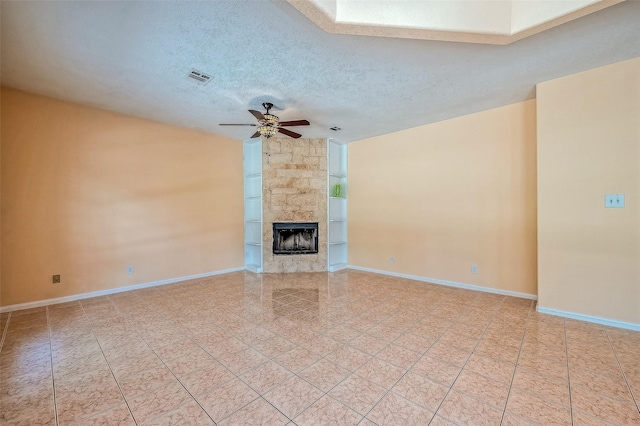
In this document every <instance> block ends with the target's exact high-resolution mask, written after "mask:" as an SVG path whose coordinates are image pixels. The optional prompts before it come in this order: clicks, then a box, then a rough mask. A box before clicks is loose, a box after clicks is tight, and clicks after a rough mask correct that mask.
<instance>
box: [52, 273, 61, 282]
mask: <svg viewBox="0 0 640 426" xmlns="http://www.w3.org/2000/svg"><path fill="white" fill-rule="evenodd" d="M51 282H52V283H54V284H59V283H60V275H54V276H53V277H52V279H51Z"/></svg>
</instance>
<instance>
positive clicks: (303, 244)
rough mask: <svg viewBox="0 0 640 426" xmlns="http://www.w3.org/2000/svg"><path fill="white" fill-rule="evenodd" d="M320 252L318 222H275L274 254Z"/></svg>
mask: <svg viewBox="0 0 640 426" xmlns="http://www.w3.org/2000/svg"><path fill="white" fill-rule="evenodd" d="M316 253H318V222H293V223H292V222H275V223H274V224H273V254H316Z"/></svg>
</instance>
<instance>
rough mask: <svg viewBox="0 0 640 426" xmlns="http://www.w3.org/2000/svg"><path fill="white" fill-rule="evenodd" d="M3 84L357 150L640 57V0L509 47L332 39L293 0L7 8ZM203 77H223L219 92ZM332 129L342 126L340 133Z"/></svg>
mask: <svg viewBox="0 0 640 426" xmlns="http://www.w3.org/2000/svg"><path fill="white" fill-rule="evenodd" d="M1 8H2V9H1V19H2V23H1V24H2V27H1V32H2V58H1V59H2V69H1V71H2V75H1V77H2V84H3V85H6V86H10V87H14V88H18V89H22V90H26V91H29V92H33V93H38V94H43V95H47V96H52V97H55V98H60V99H64V100H69V101H73V102H77V103H81V104H86V105H92V106H96V107H99V108H104V109H108V110H113V111H118V112H122V113H125V114H129V115H134V116H139V117H145V118H149V119H152V120H157V121H162V122H166V123H170V124H174V125H179V126H185V127H190V128H195V129H201V130H203V131H206V132H211V133H217V134H223V135H226V136H230V137H233V138H236V139H246V138H247V137H249V136H250V135H251V134H252V133H253V131H254V129H253V128H250V127H221V126H218V123H253V122H254V118H253V116H251V115H250V114H249V113H248V112H247V111H246V110H247V109H249V108H252V109H258V108H260V103H261V102H263V101H265V100H268V101H271V102H273V103H274V104H275V105H276V106H277V107H279V108H280V109H283V110H282V111H278V110H275V111H274V112H275V113H276V114H277V115H279V116H280V119H281V120H292V119H302V118H307V119H309V121H311V123H312V125H311V126H309V127H308V128H297V129H295V130H298V129H299V130H301V131H302V133H303V135H304V136H305V137H320V138H324V137H336V138H338V139H340V140H343V141H345V142H350V141H354V140H359V139H363V138H366V137H370V136H375V135H380V134H384V133H389V132H393V131H397V130H401V129H405V128H409V127H414V126H418V125H422V124H427V123H432V122H435V121H440V120H444V119H448V118H452V117H456V116H460V115H464V114H469V113H473V112H477V111H481V110H485V109H489V108H493V107H498V106H502V105H507V104H510V103H514V102H518V101H522V100H525V99H530V98H532V97H534V95H535V93H534V92H535V84H536V83H538V82H541V81H545V80H549V79H553V78H557V77H561V76H564V75H568V74H572V73H575V72H579V71H582V70H586V69H590V68H594V67H598V66H602V65H606V64H610V63H613V62H618V61H621V60H625V59H629V58H633V57H637V56H640V1H635V0H633V1H626V2H623V3H620V4H618V5H616V6H612V7H610V8H607V9H604V10H601V11H599V12H596V13H593V14H591V15H588V16H585V17H583V18H580V19H577V20H575V21H572V22H569V23H567V24H564V25H561V26H559V27H556V28H553V29H550V30H548V31H545V32H543V33H540V34H537V35H534V36H532V37H529V38H527V39H524V40H521V41H518V42H516V43H513V44H510V45H507V46H488V45H473V44H465V43H448V42H437V41H425V40H409V39H391V38H381V37H364V36H349V35H336V34H328V33H325V32H324V31H322V30H321V29H320V28H318V27H317V26H316V25H314V24H313V23H311V22H310V21H309V20H308V19H307V18H306V17H305V16H303V15H302V14H301V13H300V12H299V11H298V10H296V9H295V8H294V7H293V6H291V5H290V4H289V3H287V2H286V1H285V0H216V1H208V2H190V1H181V2H177V1H176V2H133V1H130V2H112V1H107V2H100V1H92V2H77V1H73V2H63V1H56V2H48V1H47V2H36V1H16V2H12V1H3V2H2V3H1ZM191 69H196V70H198V71H202V72H205V73H209V74H211V75H213V77H214V79H213V81H212V82H210V83H209V84H207V85H206V86H201V85H198V84H195V82H193V81H190V80H188V79H187V78H186V75H187V73H188V72H189V71H191ZM332 126H338V127H341V128H342V129H343V130H341V131H339V132H333V131H331V130H329V128H330V127H332Z"/></svg>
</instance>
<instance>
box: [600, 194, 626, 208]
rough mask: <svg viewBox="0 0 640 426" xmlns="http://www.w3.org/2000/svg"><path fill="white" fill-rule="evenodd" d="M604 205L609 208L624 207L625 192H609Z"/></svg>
mask: <svg viewBox="0 0 640 426" xmlns="http://www.w3.org/2000/svg"><path fill="white" fill-rule="evenodd" d="M604 206H605V208H607V209H621V208H624V194H607V195H605V196H604Z"/></svg>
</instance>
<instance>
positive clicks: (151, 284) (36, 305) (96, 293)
mask: <svg viewBox="0 0 640 426" xmlns="http://www.w3.org/2000/svg"><path fill="white" fill-rule="evenodd" d="M238 271H244V266H239V267H237V268H230V269H223V270H220V271H212V272H205V273H202V274H195V275H188V276H186V277H177V278H169V279H166V280H160V281H152V282H148V283H142V284H135V285H130V286H126V287H117V288H110V289H107V290H98V291H92V292H90V293H81V294H74V295H71V296H64V297H56V298H53V299H45V300H37V301H35V302H27V303H18V304H16V305H7V306H2V307H0V313H5V312H13V311H19V310H21V309H30V308H39V307H40V306H47V305H55V304H57V303H65V302H73V301H75V300H81V299H88V298H90V297H98V296H106V295H108V294H115V293H122V292H124V291H131V290H139V289H141V288H149V287H156V286H159V285H165V284H173V283H177V282H180V281H188V280H195V279H198V278H206V277H211V276H214V275H222V274H228V273H230V272H238Z"/></svg>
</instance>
